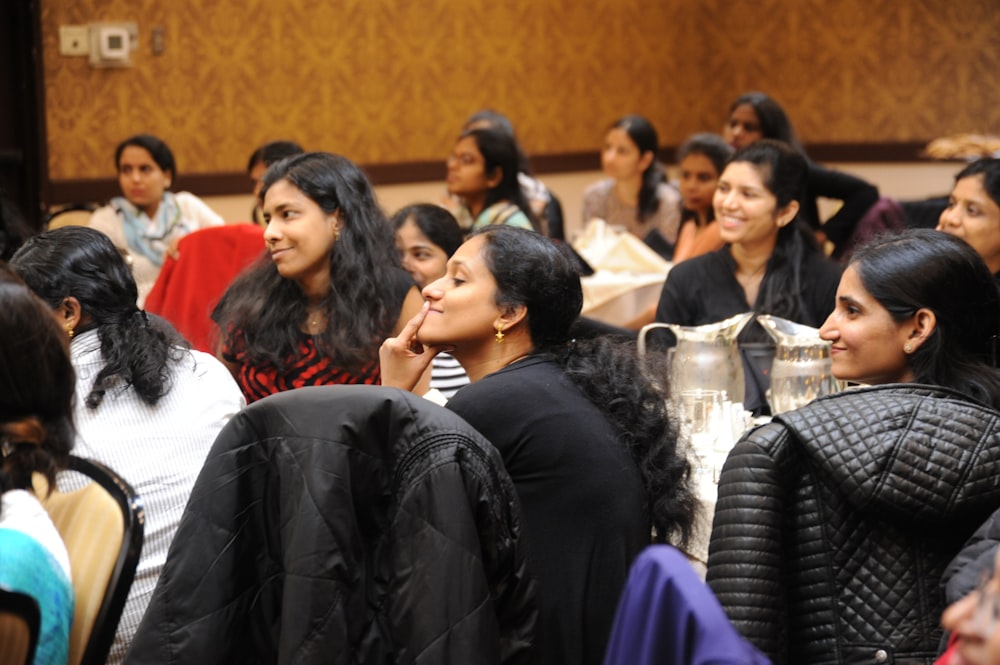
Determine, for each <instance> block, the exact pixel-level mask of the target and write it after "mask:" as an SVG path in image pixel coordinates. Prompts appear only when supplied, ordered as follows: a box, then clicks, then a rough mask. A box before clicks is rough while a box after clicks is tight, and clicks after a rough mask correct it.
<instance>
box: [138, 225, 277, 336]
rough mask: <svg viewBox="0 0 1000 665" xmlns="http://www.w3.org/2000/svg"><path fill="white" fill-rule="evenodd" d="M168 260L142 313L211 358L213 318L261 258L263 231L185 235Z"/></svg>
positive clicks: (230, 229)
mask: <svg viewBox="0 0 1000 665" xmlns="http://www.w3.org/2000/svg"><path fill="white" fill-rule="evenodd" d="M177 252H178V258H176V259H174V258H170V257H168V258H167V259H166V260H165V261H164V262H163V268H162V269H161V270H160V275H159V277H158V278H157V280H156V283H155V284H154V285H153V289H152V290H151V291H150V292H149V295H148V296H147V297H146V304H145V307H146V311H148V312H152V313H153V314H158V315H159V316H162V317H163V318H165V319H166V320H167V321H169V322H170V323H172V324H173V325H174V327H175V328H177V330H178V331H179V332H180V333H181V335H183V336H184V337H185V338H186V339H187V340H188V341H189V342H190V343H191V348H193V349H197V350H199V351H205V352H207V353H212V354H214V353H215V344H216V341H217V337H216V336H217V332H216V328H215V324H214V323H213V322H212V318H211V314H212V310H213V309H214V308H215V305H216V303H218V302H219V299H220V298H221V297H222V294H223V293H225V291H226V288H227V287H228V286H229V284H230V283H231V282H232V281H233V278H235V277H236V276H237V275H238V274H239V273H240V272H241V271H242V270H243V269H244V268H246V267H247V266H249V265H250V264H251V263H253V261H254V260H255V259H257V258H258V257H260V256H261V255H262V254H263V253H264V229H263V228H261V227H259V226H257V225H256V224H249V223H240V224H227V225H225V226H213V227H210V228H206V229H201V230H198V231H195V232H193V233H190V234H188V235H187V236H185V237H184V238H182V239H181V241H180V244H179V245H178V247H177Z"/></svg>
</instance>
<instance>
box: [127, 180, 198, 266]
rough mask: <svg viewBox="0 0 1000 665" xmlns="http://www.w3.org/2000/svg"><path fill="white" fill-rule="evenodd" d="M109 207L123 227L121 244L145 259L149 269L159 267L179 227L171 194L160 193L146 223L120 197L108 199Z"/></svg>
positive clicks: (143, 216) (142, 215)
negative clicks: (159, 199)
mask: <svg viewBox="0 0 1000 665" xmlns="http://www.w3.org/2000/svg"><path fill="white" fill-rule="evenodd" d="M111 207H112V208H114V209H115V210H116V211H117V212H118V214H119V215H121V218H122V220H123V221H124V223H125V224H124V226H125V240H126V241H127V242H128V246H129V248H130V249H132V250H134V251H136V252H138V253H139V254H142V255H143V256H145V257H146V258H147V259H149V260H150V262H152V263H153V265H155V266H162V265H163V255H164V254H165V253H166V251H167V246H168V245H170V238H171V236H173V235H174V234H175V232H176V231H177V230H178V229H179V227H181V225H182V224H183V220H182V219H181V209H180V206H179V205H178V204H177V197H176V196H174V194H173V192H164V193H163V200H162V201H160V205H159V207H157V209H156V215H155V219H150V218H149V216H148V215H147V214H146V213H145V212H144V211H142V210H139V209H138V208H136V207H135V206H134V205H133V204H132V203H131V202H130V201H129V200H128V199H126V198H125V197H123V196H116V197H114V198H113V199H111Z"/></svg>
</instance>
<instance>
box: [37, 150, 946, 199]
mask: <svg viewBox="0 0 1000 665" xmlns="http://www.w3.org/2000/svg"><path fill="white" fill-rule="evenodd" d="M925 145H926V143H925V142H920V143H916V142H910V143H816V144H810V145H808V146H807V147H806V149H807V151H808V152H809V156H810V157H811V158H812V159H813V160H815V161H817V162H862V163H873V162H891V163H899V162H926V161H931V160H930V159H928V158H927V157H925V156H924V155H923V149H924V146H925ZM675 152H676V146H668V147H665V148H663V149H662V150H661V151H660V156H661V158H662V159H663V161H664V162H666V163H672V162H673V155H674V153H675ZM531 165H532V167H533V168H534V170H535V172H536V173H538V174H540V175H544V174H546V173H574V172H579V171H597V170H600V168H601V160H600V155H599V154H598V153H597V152H570V153H561V154H552V155H533V156H532V157H531ZM362 168H363V169H364V171H365V172H366V173H367V174H368V177H369V178H371V181H372V182H373V183H374V184H375V185H397V184H405V183H413V182H433V181H435V180H442V181H443V180H444V168H445V167H444V161H443V160H434V161H421V162H405V163H398V164H367V165H362ZM49 185H50V187H51V189H50V192H51V197H52V201H51V203H60V204H61V203H75V202H84V201H105V200H107V199H109V198H111V197H112V196H116V195H118V193H119V189H118V181H117V179H115V178H79V179H66V180H52V181H50V183H49ZM177 185H178V189H179V190H182V191H189V192H192V193H194V194H197V195H199V196H228V195H238V194H249V193H250V191H251V188H250V180H249V179H248V178H247V175H246V174H245V173H243V172H229V173H190V174H183V173H182V174H181V175H180V177H179V178H178V179H177Z"/></svg>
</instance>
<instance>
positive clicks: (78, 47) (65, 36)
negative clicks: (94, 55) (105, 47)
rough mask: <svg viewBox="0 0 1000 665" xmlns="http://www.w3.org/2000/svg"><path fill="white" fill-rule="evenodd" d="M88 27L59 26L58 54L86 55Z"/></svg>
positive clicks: (88, 37) (88, 45) (87, 49)
mask: <svg viewBox="0 0 1000 665" xmlns="http://www.w3.org/2000/svg"><path fill="white" fill-rule="evenodd" d="M89 53H90V28H89V27H88V26H86V25H61V26H59V55H88V54H89Z"/></svg>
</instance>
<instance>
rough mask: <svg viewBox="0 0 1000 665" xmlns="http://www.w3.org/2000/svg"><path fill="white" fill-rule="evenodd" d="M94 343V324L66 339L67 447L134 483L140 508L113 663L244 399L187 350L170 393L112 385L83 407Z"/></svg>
mask: <svg viewBox="0 0 1000 665" xmlns="http://www.w3.org/2000/svg"><path fill="white" fill-rule="evenodd" d="M100 345H101V343H100V338H99V337H98V333H97V331H96V330H91V331H88V332H85V333H83V334H81V335H77V336H76V337H75V338H74V339H73V342H72V344H71V345H70V352H71V354H72V357H73V366H74V368H75V369H76V372H77V384H76V413H75V418H76V428H77V434H78V438H77V442H76V447H75V448H74V450H73V453H74V454H75V455H78V456H80V457H86V458H90V459H94V460H97V461H99V462H101V463H103V464H105V465H107V466H109V467H111V469H113V470H114V471H116V472H117V473H118V474H119V475H120V476H122V477H123V478H124V479H125V480H127V481H128V482H129V484H131V485H132V487H133V488H135V490H136V491H137V492H138V493H139V495H140V497H142V502H143V505H144V507H145V510H146V525H145V542H144V543H143V546H142V556H141V557H140V559H139V567H138V570H136V574H135V581H134V582H133V583H132V588H131V590H130V591H129V595H128V600H127V601H126V603H125V610H124V612H123V613H122V618H121V622H120V623H119V624H118V633H117V635H116V636H115V643H114V645H113V646H112V648H111V654H110V655H109V656H108V661H107V662H108V663H119V662H121V660H122V659H123V658H124V657H125V651H126V650H127V649H128V646H129V644H130V643H131V641H132V636H133V635H134V633H135V631H136V629H137V628H138V627H139V622H140V620H141V619H142V615H143V614H144V613H145V611H146V605H148V604H149V599H150V597H151V596H152V595H153V589H154V587H155V586H156V581H157V579H159V576H160V571H161V570H162V569H163V564H164V561H165V560H166V558H167V549H168V548H169V547H170V541H171V540H172V539H173V537H174V532H175V531H176V530H177V525H178V523H179V522H180V519H181V514H182V513H183V512H184V506H185V505H186V504H187V500H188V496H189V495H190V494H191V488H192V487H194V481H195V479H197V477H198V474H199V473H200V471H201V467H202V465H203V463H204V461H205V457H206V456H207V455H208V451H209V449H210V448H211V447H212V443H213V442H214V441H215V436H216V434H218V433H219V430H221V429H222V427H223V426H224V425H225V424H226V423H227V422H228V421H229V419H230V418H231V417H232V416H233V415H235V414H236V412H237V411H239V410H240V409H241V408H242V407H243V405H244V401H243V396H242V395H241V393H240V389H239V388H238V387H237V385H236V382H235V381H234V380H233V377H232V376H230V374H229V371H228V370H227V369H226V367H225V366H224V365H223V364H222V363H220V362H219V361H218V360H216V359H215V358H213V357H212V356H210V355H208V354H207V353H202V352H200V351H190V352H187V353H186V354H185V356H184V358H183V360H182V361H181V362H179V363H177V364H176V365H175V366H174V368H173V372H172V374H171V383H172V385H171V388H170V391H169V392H168V393H167V394H166V395H164V396H163V397H162V398H161V399H160V401H159V402H158V403H157V404H156V406H149V405H148V404H146V403H145V402H143V401H142V400H141V399H140V398H139V396H138V395H137V394H136V393H135V391H134V390H133V389H132V388H124V389H123V388H120V387H116V388H111V389H109V390H108V391H107V393H106V394H105V395H104V400H103V401H102V402H101V404H100V406H98V407H97V409H89V408H87V405H86V401H85V400H86V397H87V395H88V394H89V393H90V389H91V387H92V386H93V383H94V378H95V377H96V376H97V373H98V372H99V371H100V370H101V368H102V367H103V366H104V360H103V359H102V357H101V350H100ZM70 473H72V472H66V473H64V474H61V475H60V478H59V487H60V489H62V490H67V489H71V488H72V486H73V485H74V482H73V479H70V478H69V477H68V476H69V474H70ZM76 482H77V483H78V482H79V481H76Z"/></svg>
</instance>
